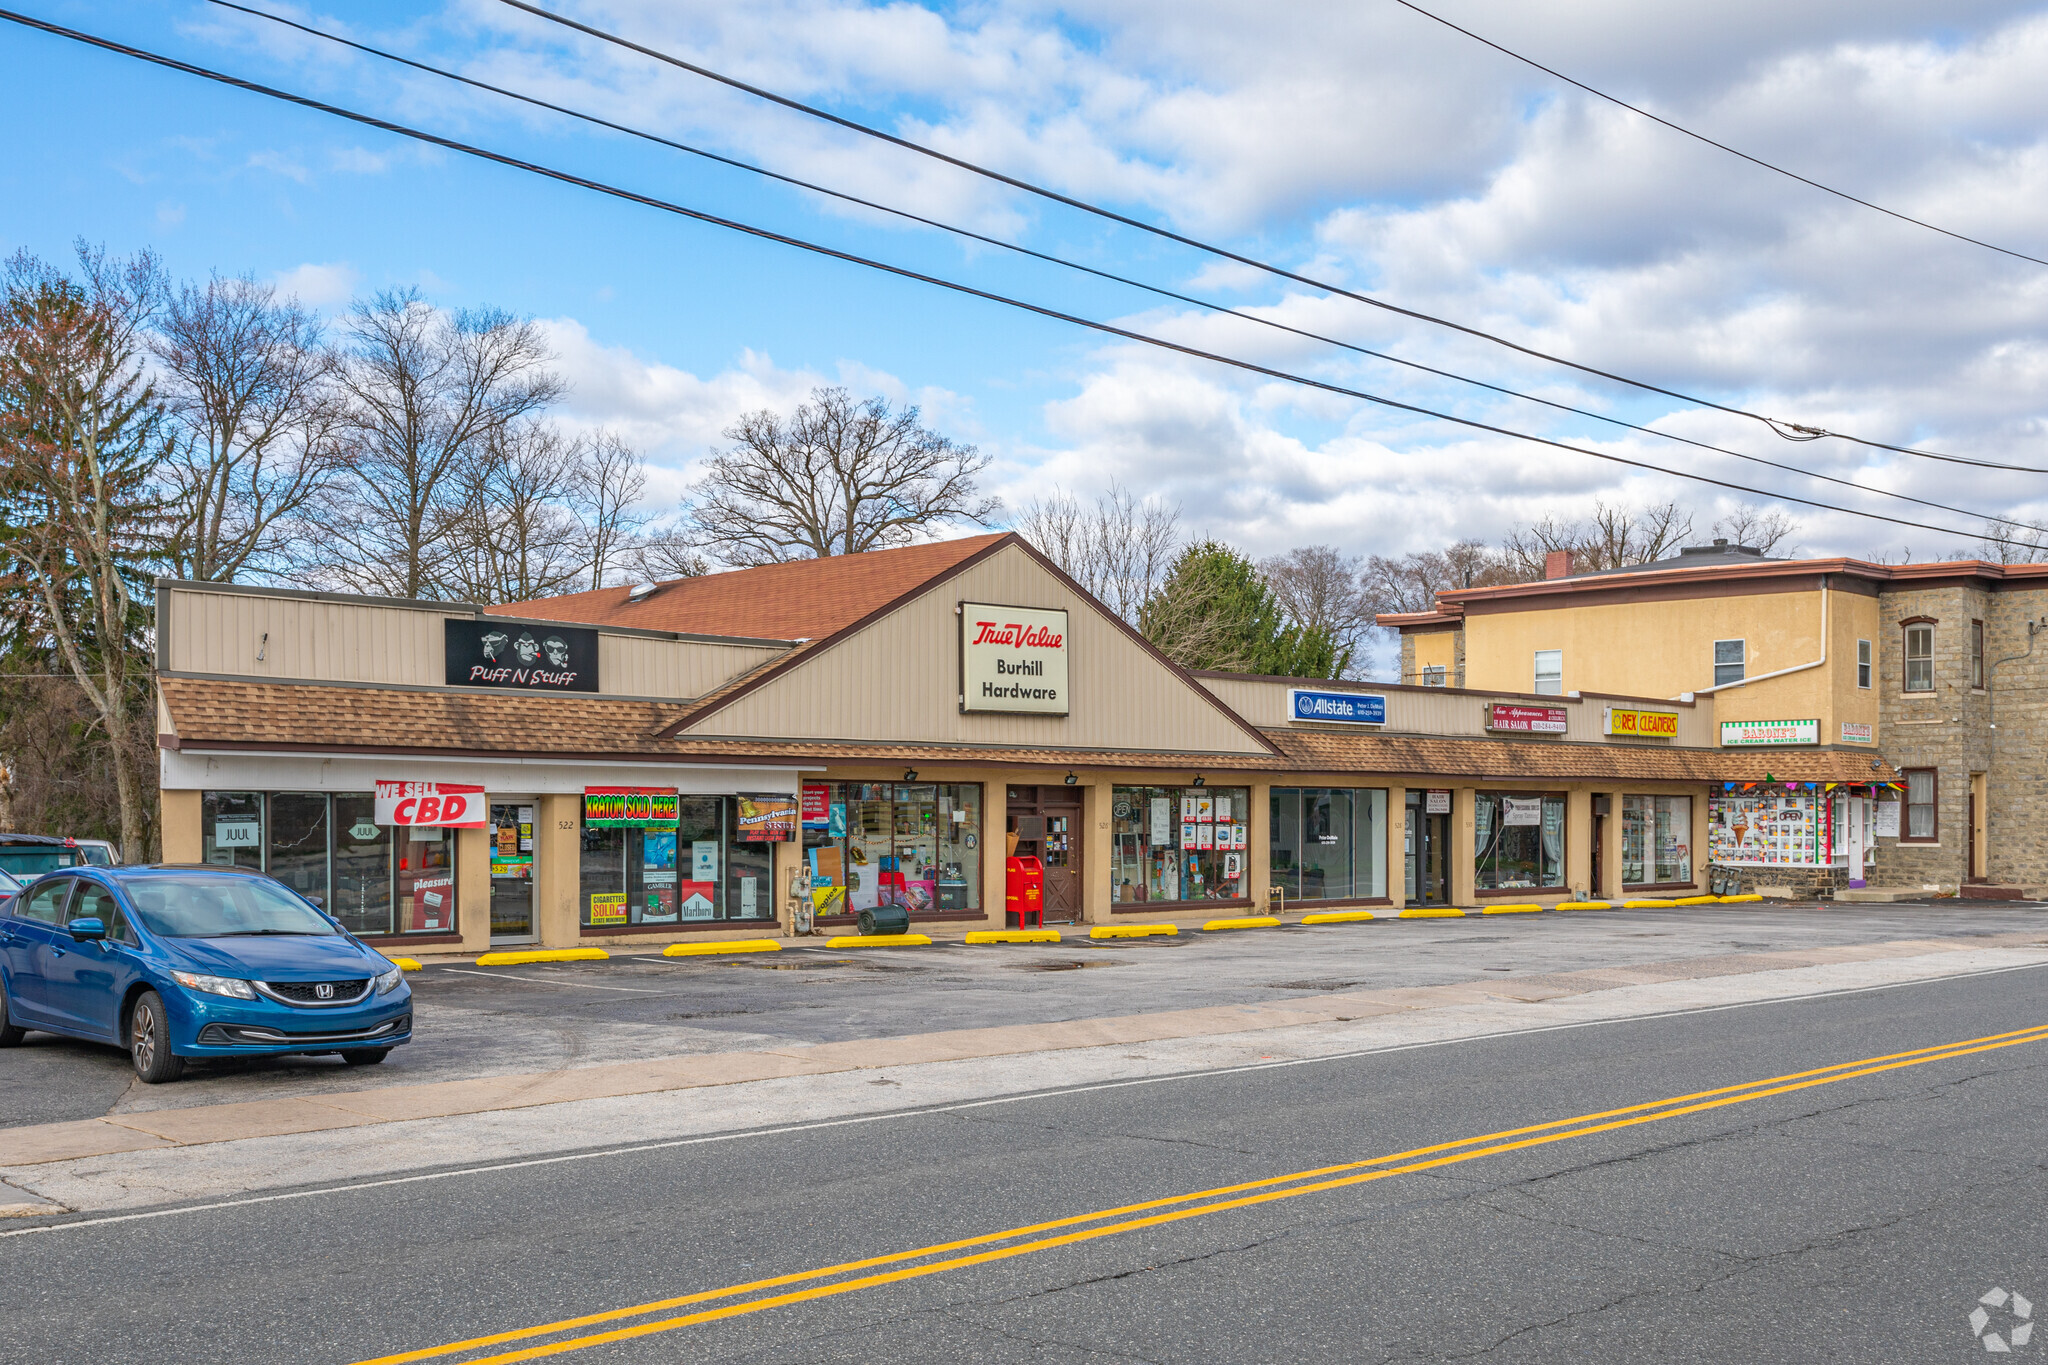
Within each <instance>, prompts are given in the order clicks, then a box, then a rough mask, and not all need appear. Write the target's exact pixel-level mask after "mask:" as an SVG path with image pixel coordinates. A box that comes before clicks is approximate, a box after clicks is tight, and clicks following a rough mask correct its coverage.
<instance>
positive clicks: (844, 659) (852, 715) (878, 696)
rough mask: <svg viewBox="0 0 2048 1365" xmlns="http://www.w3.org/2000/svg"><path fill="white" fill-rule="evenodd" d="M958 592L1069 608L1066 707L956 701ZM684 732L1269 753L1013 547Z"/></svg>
mask: <svg viewBox="0 0 2048 1365" xmlns="http://www.w3.org/2000/svg"><path fill="white" fill-rule="evenodd" d="M961 601H971V602H988V603H994V604H1008V605H1016V606H1031V607H1050V608H1062V607H1063V608H1065V609H1066V610H1067V612H1068V613H1069V615H1068V620H1067V629H1068V635H1069V641H1068V663H1067V667H1068V689H1069V691H1070V693H1071V696H1070V698H1069V705H1070V707H1071V710H1072V714H1071V715H1069V716H1064V717H1061V716H1039V715H1005V714H989V713H962V712H961V711H960V708H959V695H960V664H959V650H960V645H959V639H960V625H959V616H958V614H957V612H956V610H955V608H956V604H958V603H959V602H961ZM689 733H691V734H693V735H734V736H777V737H789V738H800V739H862V740H871V741H872V740H880V741H888V740H904V741H927V742H934V743H948V744H990V745H1006V746H1007V745H1016V746H1027V747H1038V746H1063V747H1074V748H1090V747H1100V748H1109V749H1168V750H1185V751H1188V752H1192V753H1263V752H1265V749H1264V747H1263V746H1262V745H1261V744H1260V743H1259V741H1258V740H1257V739H1256V738H1255V737H1254V736H1252V735H1250V734H1248V733H1246V731H1245V730H1244V728H1243V727H1242V726H1240V725H1238V724H1236V723H1235V722H1234V721H1232V720H1231V718H1230V717H1229V716H1228V715H1226V714H1225V713H1224V712H1222V711H1221V710H1219V709H1217V708H1216V707H1215V706H1214V705H1212V704H1211V703H1210V702H1209V700H1208V699H1207V698H1206V697H1205V696H1204V695H1203V694H1202V691H1201V689H1200V688H1199V687H1193V686H1190V685H1189V684H1188V682H1187V681H1186V679H1185V678H1183V677H1182V676H1181V675H1180V674H1179V673H1177V672H1175V671H1174V670H1173V669H1172V668H1170V667H1168V666H1167V665H1166V664H1164V663H1161V662H1160V661H1159V660H1158V659H1157V658H1155V657H1154V656H1153V655H1152V654H1151V653H1149V652H1148V651H1147V650H1145V649H1143V648H1142V647H1140V646H1139V645H1138V644H1137V643H1136V642H1134V641H1133V640H1131V639H1130V637H1129V636H1127V635H1126V634H1125V633H1124V632H1123V630H1122V629H1121V628H1120V627H1119V626H1117V625H1116V624H1115V623H1114V622H1113V620H1112V618H1110V617H1109V616H1108V615H1107V614H1106V613H1105V612H1104V611H1102V610H1101V609H1099V608H1097V607H1095V606H1093V605H1092V604H1090V603H1089V602H1088V601H1087V600H1086V599H1085V598H1083V597H1081V596H1080V595H1078V594H1076V593H1074V592H1073V591H1072V590H1071V589H1069V588H1068V587H1067V586H1066V585H1065V584H1064V583H1062V582H1060V581H1059V580H1058V579H1057V578H1055V577H1054V576H1053V575H1051V574H1049V573H1047V572H1046V571H1045V569H1044V568H1042V567H1041V566H1040V565H1039V564H1038V563H1037V561H1035V560H1033V559H1032V558H1031V557H1030V556H1029V555H1027V554H1025V553H1024V552H1023V551H1022V550H1020V549H1017V548H1016V547H1014V546H1010V547H1006V548H1005V549H1003V550H1001V551H999V552H998V553H996V554H994V555H992V556H990V557H989V558H988V559H985V560H983V561H981V562H980V563H979V564H976V565H974V566H972V567H971V568H969V569H967V570H966V571H964V572H963V573H961V574H959V575H957V576H955V577H953V578H951V579H948V580H946V581H945V582H943V583H940V584H938V585H936V586H934V587H933V588H932V589H930V590H929V591H927V592H925V593H924V594H923V595H922V596H920V597H918V598H916V599H915V600H913V601H911V602H908V603H905V604H904V605H903V606H902V607H899V608H898V609H897V610H896V611H894V612H893V613H891V614H890V615H888V616H887V617H884V618H883V619H881V620H879V621H876V622H874V623H873V624H872V625H869V626H868V627H867V628H865V629H864V630H862V631H860V632H859V633H857V634H855V635H853V636H851V637H849V638H847V639H845V640H842V641H841V642H839V643H838V644H837V645H835V646H833V647H831V648H829V649H823V650H819V651H818V652H816V653H814V654H812V655H811V656H809V657H808V658H806V659H805V660H804V661H803V662H801V663H799V664H798V665H797V666H796V667H794V668H793V669H791V670H790V671H789V672H788V673H786V674H784V675H782V676H781V677H778V678H775V679H773V680H772V681H770V682H768V683H766V684H765V685H763V686H762V687H760V688H759V689H757V690H756V691H754V692H752V693H749V694H747V695H745V696H742V697H740V698H738V699H737V700H735V701H733V702H732V703H731V704H729V705H727V706H725V707H722V708H721V709H719V710H717V711H714V712H713V713H712V714H710V715H709V716H707V717H705V718H704V719H703V720H702V721H700V722H699V723H698V724H696V725H694V726H692V727H691V729H690V731H689Z"/></svg>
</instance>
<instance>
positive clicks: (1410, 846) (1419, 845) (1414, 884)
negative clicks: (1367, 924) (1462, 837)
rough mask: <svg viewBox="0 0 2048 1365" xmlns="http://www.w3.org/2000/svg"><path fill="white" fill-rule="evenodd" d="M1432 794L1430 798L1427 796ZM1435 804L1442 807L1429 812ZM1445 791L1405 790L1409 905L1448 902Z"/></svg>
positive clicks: (1448, 832)
mask: <svg viewBox="0 0 2048 1365" xmlns="http://www.w3.org/2000/svg"><path fill="white" fill-rule="evenodd" d="M1432 797H1434V798H1436V799H1435V800H1434V801H1432V800H1431V799H1430V798H1432ZM1433 804H1434V805H1438V806H1442V807H1445V808H1446V809H1442V810H1438V811H1434V812H1432V811H1431V810H1430V809H1429V807H1430V806H1431V805H1433ZM1449 805H1450V793H1449V792H1420V791H1411V792H1409V793H1408V812H1407V814H1408V830H1407V853H1408V869H1407V872H1408V875H1407V878H1406V880H1407V883H1408V884H1407V886H1406V888H1404V889H1405V890H1406V891H1407V896H1408V903H1409V904H1410V905H1425V906H1426V905H1449V904H1450V903H1451V816H1450V812H1449V810H1448V807H1449Z"/></svg>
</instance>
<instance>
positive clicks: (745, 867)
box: [577, 792, 775, 929]
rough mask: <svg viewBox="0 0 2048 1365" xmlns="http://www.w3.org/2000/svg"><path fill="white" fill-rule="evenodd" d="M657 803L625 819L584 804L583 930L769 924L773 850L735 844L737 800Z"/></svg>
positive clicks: (666, 799)
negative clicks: (742, 922)
mask: <svg viewBox="0 0 2048 1365" xmlns="http://www.w3.org/2000/svg"><path fill="white" fill-rule="evenodd" d="M661 796H662V797H663V800H662V801H660V802H656V803H653V804H651V805H649V806H648V807H646V808H645V809H644V810H635V811H631V812H628V813H624V814H621V813H620V812H618V811H615V810H604V809H603V808H601V807H593V805H592V799H593V798H591V797H589V796H586V797H585V800H584V809H583V833H582V853H581V860H580V863H579V866H578V870H577V901H578V904H579V905H580V907H581V913H582V921H583V924H584V926H585V927H586V928H591V929H617V928H625V927H627V926H630V925H636V924H647V925H659V924H692V923H704V922H707V921H720V920H745V919H769V918H772V917H773V916H774V913H775V898H774V896H773V894H772V892H771V886H770V871H771V860H772V858H773V856H774V852H773V851H774V845H773V844H772V843H767V842H758V841H755V842H750V841H745V840H739V839H736V838H735V837H734V835H735V832H736V831H737V829H738V800H737V799H736V798H734V797H730V796H680V797H679V796H676V795H675V794H674V793H672V792H671V793H662V794H661Z"/></svg>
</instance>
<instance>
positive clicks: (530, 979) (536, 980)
mask: <svg viewBox="0 0 2048 1365" xmlns="http://www.w3.org/2000/svg"><path fill="white" fill-rule="evenodd" d="M441 970H442V971H444V972H453V973H455V974H456V975H457V976H490V977H496V978H497V979H498V980H500V981H521V982H524V983H525V984H527V985H529V986H566V987H567V988H568V989H570V990H572V991H624V992H625V993H626V994H628V995H660V994H661V993H662V992H660V991H649V990H642V989H641V988H640V987H638V986H599V985H596V984H594V983H592V982H589V981H547V980H543V979H542V978H540V977H537V976H513V975H511V974H510V973H509V972H478V971H471V970H470V969H469V968H467V967H443V968H442V969H441Z"/></svg>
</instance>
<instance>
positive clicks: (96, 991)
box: [0, 866, 412, 1084]
mask: <svg viewBox="0 0 2048 1365" xmlns="http://www.w3.org/2000/svg"><path fill="white" fill-rule="evenodd" d="M30 1029H41V1030H43V1031H45V1032H48V1033H60V1034H64V1035H65V1036H67V1037H72V1038H87V1039H91V1040H92V1041H94V1042H102V1043H113V1044H115V1045H116V1046H124V1047H126V1048H127V1049H128V1055H129V1056H130V1057H131V1058H133V1059H134V1062H135V1074H136V1075H138V1076H140V1077H141V1078H142V1079H143V1080H145V1081H147V1082H149V1083H151V1084H156V1083H158V1082H161V1081H172V1080H176V1079H177V1078H178V1076H179V1075H180V1074H181V1073H183V1071H184V1069H185V1062H186V1060H187V1059H188V1058H195V1057H249V1056H262V1055H267V1054H276V1053H287V1052H309V1053H339V1054H340V1056H341V1059H342V1060H343V1061H344V1062H347V1063H349V1064H350V1065H352V1066H363V1065H368V1064H370V1063H374V1062H381V1061H383V1060H384V1058H385V1056H386V1055H387V1054H388V1053H389V1052H390V1051H391V1049H392V1048H394V1047H396V1046H398V1045H399V1044H400V1043H405V1042H410V1041H411V1040H412V990H411V988H409V987H408V986H407V985H406V984H405V973H404V972H403V971H401V970H400V969H399V968H397V967H395V966H393V965H392V963H391V962H390V960H389V959H387V958H385V957H384V955H383V954H381V953H379V952H377V951H376V950H375V949H373V948H371V947H369V946H368V945H367V944H364V943H362V942H360V941H358V940H357V939H356V938H355V937H354V936H353V935H351V934H349V933H347V932H346V931H344V930H343V929H342V927H341V926H340V925H339V924H337V923H336V922H335V921H334V920H332V919H330V918H328V917H327V916H326V915H324V914H322V913H321V912H320V911H319V910H317V909H315V908H314V907H313V906H312V905H311V904H310V903H308V902H306V901H304V900H301V899H300V898H299V897H298V896H297V895H295V894H294V893H293V892H292V891H291V890H290V889H288V888H287V887H285V886H283V885H282V884H280V883H278V882H275V881H272V880H271V879H270V878H268V877H265V876H260V875H258V874H256V873H253V872H238V871H235V870H233V869H231V868H225V867H221V868H213V867H205V868H200V867H149V866H136V867H71V868H65V869H64V870H62V871H59V872H53V873H50V874H48V875H47V876H44V877H40V878H38V879H37V880H35V881H33V882H31V883H29V884H28V886H26V887H25V888H24V889H22V890H21V891H20V892H18V893H16V894H15V895H14V896H13V897H11V898H9V899H8V900H7V901H6V903H5V904H4V905H0V1047H11V1046H13V1045H14V1044H16V1043H19V1042H20V1041H21V1036H22V1034H23V1033H24V1032H26V1031H28V1030H30Z"/></svg>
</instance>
